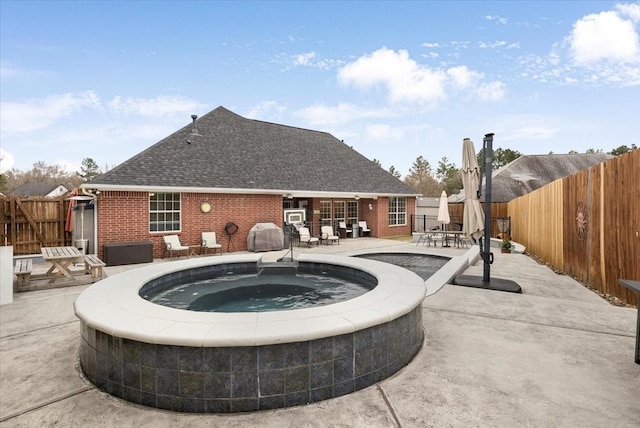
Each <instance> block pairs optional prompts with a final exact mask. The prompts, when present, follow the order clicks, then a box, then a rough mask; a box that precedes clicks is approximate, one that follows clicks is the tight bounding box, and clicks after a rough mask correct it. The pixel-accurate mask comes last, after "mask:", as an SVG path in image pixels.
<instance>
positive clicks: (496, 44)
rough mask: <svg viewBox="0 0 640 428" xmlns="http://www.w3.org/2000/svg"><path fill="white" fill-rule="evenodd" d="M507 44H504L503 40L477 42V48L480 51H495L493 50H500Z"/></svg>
mask: <svg viewBox="0 0 640 428" xmlns="http://www.w3.org/2000/svg"><path fill="white" fill-rule="evenodd" d="M506 45H507V42H505V41H504V40H496V41H495V42H491V43H488V42H478V47H479V48H480V49H495V48H500V47H503V46H506Z"/></svg>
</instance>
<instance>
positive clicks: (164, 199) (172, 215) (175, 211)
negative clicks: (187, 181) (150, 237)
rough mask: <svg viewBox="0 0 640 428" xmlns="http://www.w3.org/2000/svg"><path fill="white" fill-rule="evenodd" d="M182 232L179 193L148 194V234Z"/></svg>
mask: <svg viewBox="0 0 640 428" xmlns="http://www.w3.org/2000/svg"><path fill="white" fill-rule="evenodd" d="M181 230H182V196H181V195H180V193H169V192H166V193H162V192H161V193H149V232H150V233H166V232H180V231H181Z"/></svg>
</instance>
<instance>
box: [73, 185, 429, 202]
mask: <svg viewBox="0 0 640 428" xmlns="http://www.w3.org/2000/svg"><path fill="white" fill-rule="evenodd" d="M80 188H81V189H85V190H86V191H88V192H90V193H96V192H97V191H101V192H106V191H113V192H156V193H161V192H162V193H221V194H242V195H280V196H282V197H285V198H340V199H376V198H384V197H408V198H409V197H415V198H417V197H420V196H422V194H420V193H412V194H407V193H371V192H328V191H316V190H299V189H298V190H290V189H248V188H228V187H227V188H223V187H174V186H134V185H118V184H91V183H85V184H81V185H80Z"/></svg>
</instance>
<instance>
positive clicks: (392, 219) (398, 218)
mask: <svg viewBox="0 0 640 428" xmlns="http://www.w3.org/2000/svg"><path fill="white" fill-rule="evenodd" d="M406 224H407V198H406V197H399V196H393V197H390V198H389V226H405V225H406Z"/></svg>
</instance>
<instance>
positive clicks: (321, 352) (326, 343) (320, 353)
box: [309, 337, 333, 363]
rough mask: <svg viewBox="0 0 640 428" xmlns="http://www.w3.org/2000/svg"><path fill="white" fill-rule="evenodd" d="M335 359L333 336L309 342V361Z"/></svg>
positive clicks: (317, 361) (318, 361) (316, 361)
mask: <svg viewBox="0 0 640 428" xmlns="http://www.w3.org/2000/svg"><path fill="white" fill-rule="evenodd" d="M332 359H333V338H332V337H327V338H324V339H318V340H313V341H311V342H310V343H309V363H320V362H323V361H330V360H332Z"/></svg>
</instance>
